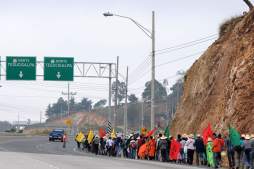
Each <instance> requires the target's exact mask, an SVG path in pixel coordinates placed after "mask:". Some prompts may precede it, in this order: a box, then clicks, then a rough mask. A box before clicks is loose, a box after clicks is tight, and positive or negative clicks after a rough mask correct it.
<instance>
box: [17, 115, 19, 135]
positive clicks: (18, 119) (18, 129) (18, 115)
mask: <svg viewBox="0 0 254 169" xmlns="http://www.w3.org/2000/svg"><path fill="white" fill-rule="evenodd" d="M17 129H18V131H19V113H18V127H17Z"/></svg>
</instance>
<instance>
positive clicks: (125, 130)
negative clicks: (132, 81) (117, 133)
mask: <svg viewBox="0 0 254 169" xmlns="http://www.w3.org/2000/svg"><path fill="white" fill-rule="evenodd" d="M125 83H126V88H125V112H124V135H125V136H126V135H127V128H128V118H127V117H128V103H127V99H128V66H127V71H126V81H125Z"/></svg>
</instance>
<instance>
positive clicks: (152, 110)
mask: <svg viewBox="0 0 254 169" xmlns="http://www.w3.org/2000/svg"><path fill="white" fill-rule="evenodd" d="M151 35H152V76H151V77H152V80H151V130H152V129H153V128H154V114H155V110H154V108H155V97H154V96H155V18H154V11H153V12H152V34H151Z"/></svg>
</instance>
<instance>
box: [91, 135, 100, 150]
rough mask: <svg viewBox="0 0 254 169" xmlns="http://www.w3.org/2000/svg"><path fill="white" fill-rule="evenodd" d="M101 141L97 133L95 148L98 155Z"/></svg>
mask: <svg viewBox="0 0 254 169" xmlns="http://www.w3.org/2000/svg"><path fill="white" fill-rule="evenodd" d="M99 143H100V139H99V136H98V135H96V136H95V137H94V139H93V150H94V153H95V154H96V155H98V152H99Z"/></svg>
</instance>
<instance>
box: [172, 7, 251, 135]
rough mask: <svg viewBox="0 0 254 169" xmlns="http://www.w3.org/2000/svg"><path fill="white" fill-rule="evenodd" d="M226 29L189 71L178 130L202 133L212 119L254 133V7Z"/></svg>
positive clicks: (175, 129)
mask: <svg viewBox="0 0 254 169" xmlns="http://www.w3.org/2000/svg"><path fill="white" fill-rule="evenodd" d="M223 29H224V30H223V31H224V32H223V35H221V36H220V38H219V39H218V40H217V41H215V42H214V43H213V44H212V45H211V46H210V47H209V48H208V49H207V51H206V52H205V53H204V54H203V55H202V56H201V57H200V58H199V59H198V60H197V61H196V62H195V63H194V64H193V65H192V67H191V68H190V69H189V70H188V72H187V74H186V77H185V84H184V93H183V96H182V98H181V101H180V103H179V106H178V109H177V112H176V117H175V119H174V121H173V123H172V128H171V130H172V132H173V133H174V134H176V133H193V132H195V131H196V132H198V133H200V132H201V131H202V130H203V129H204V128H205V127H206V126H207V124H208V123H211V125H212V127H213V129H214V130H215V131H217V132H221V131H224V130H226V129H227V127H228V125H229V124H230V125H232V126H234V127H236V128H237V129H238V130H239V131H240V132H242V133H254V10H252V11H250V12H249V13H247V14H245V15H244V16H243V17H240V18H238V19H234V20H232V21H231V22H229V23H227V25H225V26H224V28H223Z"/></svg>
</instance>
